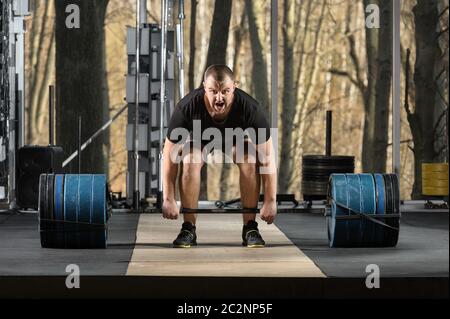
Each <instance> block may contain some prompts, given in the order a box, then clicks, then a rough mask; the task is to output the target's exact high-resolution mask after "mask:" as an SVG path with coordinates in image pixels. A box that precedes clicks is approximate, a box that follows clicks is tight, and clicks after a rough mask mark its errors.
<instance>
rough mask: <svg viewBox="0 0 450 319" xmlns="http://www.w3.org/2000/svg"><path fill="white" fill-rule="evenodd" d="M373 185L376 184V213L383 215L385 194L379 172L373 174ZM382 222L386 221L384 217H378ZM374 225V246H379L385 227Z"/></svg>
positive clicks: (381, 242) (381, 176) (381, 243)
mask: <svg viewBox="0 0 450 319" xmlns="http://www.w3.org/2000/svg"><path fill="white" fill-rule="evenodd" d="M374 179H375V185H376V196H377V197H376V198H377V215H384V214H385V212H386V208H385V206H386V198H385V197H386V194H385V189H384V179H383V175H381V174H374ZM380 221H382V222H384V223H385V222H386V219H382V220H381V219H380ZM374 226H375V242H376V246H378V247H380V246H382V245H383V232H384V231H385V227H383V226H381V225H376V224H374Z"/></svg>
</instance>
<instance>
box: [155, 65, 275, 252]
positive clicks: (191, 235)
mask: <svg viewBox="0 0 450 319" xmlns="http://www.w3.org/2000/svg"><path fill="white" fill-rule="evenodd" d="M198 124H200V130H201V132H198V128H199V127H198V126H199V125H198ZM180 129H181V130H180ZM239 129H240V130H241V131H242V130H247V131H248V130H250V131H252V132H254V133H256V134H253V137H250V139H248V138H245V139H244V136H237V135H233V136H232V137H231V138H230V136H229V135H230V134H229V133H230V131H232V130H234V131H239ZM183 130H184V131H187V132H189V133H188V134H189V135H190V136H184V137H185V138H189V140H188V141H185V140H183V138H182V137H183V134H179V133H180V132H183ZM207 132H209V133H216V134H215V136H217V134H218V132H219V133H220V134H219V137H218V138H216V139H215V142H216V143H215V144H213V145H216V146H217V140H220V137H221V136H222V137H223V136H225V139H222V140H220V142H219V147H221V148H222V152H225V153H226V154H229V152H228V151H230V149H229V148H231V157H232V158H233V162H234V163H236V164H237V165H238V167H239V172H240V178H239V182H240V192H241V204H242V207H243V208H249V209H250V208H256V207H257V205H258V201H259V194H260V185H261V183H260V181H261V179H262V181H263V189H264V203H263V206H262V208H261V209H260V217H261V219H262V220H263V221H265V222H267V223H268V224H271V223H272V222H273V220H274V218H275V215H276V185H277V173H276V165H275V159H274V150H273V143H272V138H271V136H270V127H269V124H268V122H267V120H266V118H265V116H264V113H263V110H262V108H261V107H260V105H259V103H258V102H257V101H256V100H255V99H253V98H252V97H251V96H249V95H248V94H246V93H245V92H244V91H242V90H240V89H238V88H236V84H235V79H234V75H233V72H232V71H231V70H230V69H229V68H228V67H227V66H225V65H212V66H210V67H209V68H208V69H207V70H206V72H205V75H204V82H203V87H201V88H199V89H196V90H194V91H192V92H191V93H189V94H188V95H187V96H185V97H184V98H183V99H182V100H181V101H180V102H179V103H178V105H177V106H176V108H175V110H174V112H173V114H172V117H171V119H170V122H169V127H168V133H167V137H166V141H165V144H164V150H163V159H164V161H163V207H162V211H163V216H164V218H167V219H177V218H178V216H179V208H178V207H177V203H176V201H175V183H176V178H177V173H178V163H177V162H176V161H175V160H174V158H177V156H179V154H180V153H181V159H182V165H181V169H182V172H181V174H180V180H179V190H180V200H181V205H182V207H184V208H190V209H196V208H198V198H199V193H200V171H201V168H202V166H203V164H204V162H205V153H207V152H208V151H206V149H207V148H208V146H209V143H210V136H209V135H208V134H207ZM262 133H264V134H262ZM210 135H211V134H210ZM213 135H214V134H213ZM180 136H181V138H180ZM246 137H248V136H246ZM211 143H212V142H211ZM240 145H241V146H242V145H244V147H239V146H240ZM228 146H229V147H228ZM178 158H179V157H178ZM183 218H184V223H183V225H182V228H181V231H180V233H179V235H178V237H177V238H176V239H175V240H174V242H173V244H174V247H183V248H184V247H191V246H195V245H196V244H197V236H196V226H195V224H196V220H197V214H183ZM255 219H256V214H254V213H243V223H244V225H243V231H242V240H243V245H244V246H247V247H264V245H265V242H264V240H263V238H262V236H261V234H260V233H259V230H258V223H257V222H256V221H255Z"/></svg>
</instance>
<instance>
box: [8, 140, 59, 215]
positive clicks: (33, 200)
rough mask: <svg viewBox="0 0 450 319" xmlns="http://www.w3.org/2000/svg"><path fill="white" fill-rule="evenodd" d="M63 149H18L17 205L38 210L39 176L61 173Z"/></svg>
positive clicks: (44, 147) (55, 147)
mask: <svg viewBox="0 0 450 319" xmlns="http://www.w3.org/2000/svg"><path fill="white" fill-rule="evenodd" d="M62 160H63V149H62V148H61V147H59V146H24V147H21V148H19V152H18V165H17V168H18V169H17V173H18V177H17V186H16V198H17V205H18V206H19V207H21V208H33V209H37V208H38V197H39V176H40V175H41V174H43V173H62V171H63V169H62Z"/></svg>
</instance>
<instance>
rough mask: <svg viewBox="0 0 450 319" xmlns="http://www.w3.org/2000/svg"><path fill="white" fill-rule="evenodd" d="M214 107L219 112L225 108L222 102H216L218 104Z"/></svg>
mask: <svg viewBox="0 0 450 319" xmlns="http://www.w3.org/2000/svg"><path fill="white" fill-rule="evenodd" d="M214 105H215V107H216V108H218V109H219V110H222V109H223V108H224V107H225V103H224V102H218V103H215V104H214Z"/></svg>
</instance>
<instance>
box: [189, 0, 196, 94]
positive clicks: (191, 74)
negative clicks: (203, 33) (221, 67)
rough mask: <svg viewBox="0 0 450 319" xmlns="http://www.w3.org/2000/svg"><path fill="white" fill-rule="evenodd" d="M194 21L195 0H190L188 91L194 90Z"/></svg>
mask: <svg viewBox="0 0 450 319" xmlns="http://www.w3.org/2000/svg"><path fill="white" fill-rule="evenodd" d="M196 22H197V0H191V30H190V34H189V42H190V43H189V45H190V51H189V54H190V57H189V70H188V78H189V92H191V91H193V90H194V86H195V77H194V67H195V33H196Z"/></svg>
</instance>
